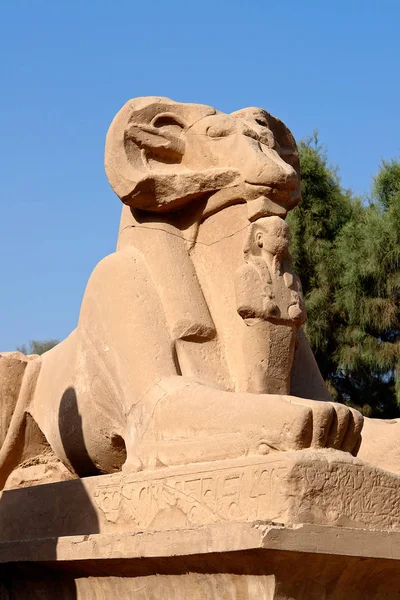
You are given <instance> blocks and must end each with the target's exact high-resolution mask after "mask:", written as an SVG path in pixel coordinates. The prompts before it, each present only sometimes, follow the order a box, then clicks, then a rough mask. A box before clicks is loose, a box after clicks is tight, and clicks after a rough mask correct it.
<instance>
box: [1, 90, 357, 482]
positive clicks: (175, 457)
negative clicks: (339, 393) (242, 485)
mask: <svg viewBox="0 0 400 600" xmlns="http://www.w3.org/2000/svg"><path fill="white" fill-rule="evenodd" d="M105 165H106V172H107V175H108V178H109V181H110V183H111V185H112V187H113V189H114V190H115V192H116V193H117V195H118V196H119V197H120V199H121V200H122V202H123V203H124V207H123V210H122V217H121V226H120V232H119V236H118V245H117V251H116V252H115V253H114V254H112V255H110V256H108V257H106V258H105V259H103V260H102V261H101V262H100V263H99V264H98V265H97V267H96V268H95V269H94V271H93V273H92V275H91V277H90V279H89V282H88V285H87V288H86V291H85V294H84V298H83V301H82V306H81V311H80V316H79V322H78V326H77V328H76V330H75V331H73V332H72V333H71V335H70V336H69V337H68V338H67V339H66V340H64V341H63V342H62V343H60V344H59V345H58V346H56V347H55V348H53V349H52V350H50V351H49V352H47V353H45V354H44V355H43V356H42V357H37V358H33V359H32V360H26V362H25V363H24V368H23V369H22V368H21V369H20V371H18V369H17V370H16V374H15V376H14V375H11V372H12V370H11V371H10V370H9V369H3V370H1V368H0V373H1V393H2V394H3V395H2V403H3V406H6V407H7V409H6V410H5V412H4V415H8V416H7V418H6V423H4V422H3V424H2V425H3V426H2V440H1V442H2V448H1V452H0V483H1V485H4V483H5V481H6V480H7V477H8V476H9V474H10V473H11V472H12V470H13V469H14V468H15V467H16V466H17V465H18V464H20V465H21V467H20V470H21V468H22V470H23V468H24V467H25V468H26V469H29V468H31V467H32V466H33V465H35V464H37V463H38V462H40V460H42V461H43V460H44V459H43V457H45V460H44V462H46V457H51V459H50V458H49V460H51V461H53V464H56V463H57V461H58V463H59V464H60V465H63V467H62V468H61V466H60V477H64V478H65V477H68V476H69V475H68V474H72V475H71V476H76V475H78V476H85V475H93V474H98V473H112V472H114V471H118V470H120V469H121V467H122V466H123V465H124V469H125V470H126V471H127V472H129V471H138V470H141V469H146V468H154V467H160V466H171V465H181V464H187V463H199V462H204V461H213V460H217V459H218V460H223V459H238V458H241V457H246V456H251V455H254V456H256V455H259V454H268V453H270V452H275V451H286V450H299V449H303V448H309V447H311V448H315V449H318V448H324V447H331V448H336V449H342V450H344V451H347V452H351V453H355V452H356V451H357V449H358V448H359V445H360V440H361V438H360V433H361V428H362V417H361V415H360V414H359V413H358V412H357V411H354V410H352V409H349V408H347V407H345V406H342V405H337V404H334V403H331V402H329V400H330V396H329V394H328V392H327V390H326V388H325V385H324V382H323V380H322V377H321V375H320V373H319V371H318V367H317V365H316V363H315V360H314V358H313V356H312V352H311V350H310V347H309V345H308V342H307V340H306V339H305V336H304V334H303V333H302V332H301V330H300V329H299V328H300V326H301V324H302V323H303V322H304V320H305V309H304V302H303V298H302V293H301V285H300V282H299V280H298V278H297V277H296V275H295V274H294V273H293V272H292V270H291V263H290V255H289V251H288V244H289V232H288V227H287V225H286V223H285V221H284V219H285V216H286V214H287V211H288V210H290V209H292V208H293V207H294V206H296V204H297V202H298V201H299V199H300V181H299V160H298V153H297V148H296V144H295V142H294V139H293V137H292V135H291V133H290V132H289V130H288V129H287V128H286V126H285V125H284V124H283V123H282V122H281V121H279V120H278V119H276V118H275V117H272V116H271V115H270V114H269V113H267V112H266V111H265V110H262V109H256V108H247V109H244V110H241V111H237V112H235V113H232V114H230V115H228V114H224V113H221V112H218V111H216V110H215V109H213V108H211V107H209V106H204V105H197V104H182V103H177V102H173V101H171V100H168V99H166V98H152V97H150V98H138V99H135V100H131V101H129V102H128V103H127V104H126V105H125V106H124V107H123V108H122V109H121V110H120V112H119V113H118V114H117V116H116V117H115V119H114V121H113V122H112V124H111V127H110V130H109V132H108V135H107V141H106V152H105ZM5 360H11V359H10V358H7V357H2V358H0V363H1V361H5ZM16 360H20V359H16ZM1 364H4V363H1ZM17 371H18V373H17ZM10 377H11V378H13V377H15V379H12V381H11V382H10ZM11 415H12V416H11ZM3 421H4V419H3ZM28 434H29V435H28ZM39 459H40V460H39ZM62 469H64V471H62ZM65 470H66V471H67V473H65ZM61 472H62V474H61ZM35 477H36V475H35ZM23 479H24V478H23V477H22V480H21V481H22V483H21V484H17V485H23ZM44 479H45V477H44ZM36 482H37V479H35V483H36Z"/></svg>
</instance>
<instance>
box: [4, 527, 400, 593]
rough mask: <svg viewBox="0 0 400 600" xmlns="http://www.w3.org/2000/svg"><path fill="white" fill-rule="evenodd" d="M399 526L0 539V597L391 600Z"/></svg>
mask: <svg viewBox="0 0 400 600" xmlns="http://www.w3.org/2000/svg"><path fill="white" fill-rule="evenodd" d="M399 559H400V532H397V531H391V532H389V531H386V532H384V531H368V530H363V529H360V528H359V529H349V528H345V527H332V526H327V525H311V524H305V525H293V526H291V527H288V526H278V525H274V524H271V523H265V522H254V523H234V522H232V523H218V524H211V525H207V526H201V527H194V528H191V529H177V530H170V531H167V530H166V531H153V532H136V533H114V534H93V535H83V536H69V537H62V538H58V539H57V538H48V539H41V540H40V539H38V540H21V541H10V542H2V543H0V598H1V599H2V600H3V599H4V600H11V599H14V598H18V600H25V599H26V600H28V599H29V600H32V598H40V600H52V599H53V598H56V597H59V598H63V600H81V599H82V600H88V599H92V598H93V599H96V600H103V599H104V600H105V599H108V598H111V597H117V598H121V599H124V598H129V599H130V600H132V599H133V600H155V599H157V600H158V599H161V598H162V599H163V600H187V599H189V598H190V600H349V599H350V598H351V600H382V599H383V598H385V600H397V599H398V598H399V597H400V579H399V577H398V573H399V566H400V563H399Z"/></svg>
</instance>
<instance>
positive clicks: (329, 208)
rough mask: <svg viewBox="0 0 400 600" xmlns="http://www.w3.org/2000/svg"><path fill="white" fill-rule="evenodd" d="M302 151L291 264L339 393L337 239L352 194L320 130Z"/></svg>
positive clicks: (321, 359) (326, 371) (316, 344)
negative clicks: (341, 179)
mask: <svg viewBox="0 0 400 600" xmlns="http://www.w3.org/2000/svg"><path fill="white" fill-rule="evenodd" d="M299 153H300V164H301V177H302V200H301V202H300V204H299V205H298V206H297V208H296V209H295V210H294V211H292V212H291V213H290V214H289V216H288V222H289V224H290V226H291V231H292V245H291V251H292V255H293V264H294V270H295V272H297V273H298V274H299V276H300V278H301V281H302V285H303V293H304V297H305V300H306V306H307V314H308V320H307V324H306V326H305V329H306V334H307V337H308V339H309V340H310V343H311V347H312V349H313V351H314V354H315V357H316V360H317V362H318V365H319V368H320V370H321V373H322V376H323V377H324V379H325V380H326V382H327V385H328V388H329V389H330V391H331V393H332V395H333V396H334V397H335V399H337V398H336V396H337V394H336V391H335V388H334V387H332V385H331V379H332V375H333V374H335V373H336V371H337V368H338V365H337V360H336V354H337V350H338V339H337V330H338V328H339V327H340V326H341V322H340V321H339V319H338V315H337V313H336V310H335V305H334V300H335V293H336V291H337V289H338V286H339V279H340V270H339V267H338V264H337V261H336V260H335V240H336V238H337V236H338V235H339V233H340V231H341V230H342V228H343V227H344V225H345V224H346V223H347V222H348V221H349V219H351V215H352V210H353V209H352V198H351V196H350V194H349V193H348V192H344V191H343V190H342V188H341V186H340V182H339V178H338V176H337V173H336V171H335V170H334V169H332V168H331V167H329V166H328V164H327V157H326V152H325V150H324V148H323V147H322V146H321V145H320V144H319V141H318V137H317V134H314V135H313V136H312V137H311V138H309V139H308V140H305V141H301V142H300V144H299Z"/></svg>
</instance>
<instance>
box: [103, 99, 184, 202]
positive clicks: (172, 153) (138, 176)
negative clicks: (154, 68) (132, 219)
mask: <svg viewBox="0 0 400 600" xmlns="http://www.w3.org/2000/svg"><path fill="white" fill-rule="evenodd" d="M181 106H182V105H179V104H178V103H174V102H172V101H171V100H168V99H166V98H165V99H164V98H138V99H136V100H131V101H129V102H127V103H126V104H125V106H123V107H122V109H121V110H120V111H119V112H118V114H117V115H116V116H115V118H114V120H113V122H112V123H111V126H110V128H109V130H108V133H107V138H106V147H105V157H104V162H105V169H106V173H107V177H108V180H109V182H110V184H111V187H112V188H113V190H114V191H115V193H116V194H117V195H118V196H119V197H120V199H121V200H122V202H124V203H125V204H129V205H130V206H133V207H138V208H145V209H149V210H152V209H156V208H157V206H156V205H157V202H158V200H157V198H154V199H153V200H151V199H150V196H151V195H152V194H153V193H154V192H153V188H154V181H153V180H154V177H156V178H157V175H158V167H159V166H163V164H164V165H165V164H168V165H171V168H172V172H174V165H179V164H180V162H181V160H182V156H183V154H184V152H185V141H184V137H185V129H186V127H185V122H184V120H183V119H184V114H177V113H184V111H183V110H182V108H181ZM165 176H166V174H165ZM153 203H155V206H154V207H153V206H152V204H153Z"/></svg>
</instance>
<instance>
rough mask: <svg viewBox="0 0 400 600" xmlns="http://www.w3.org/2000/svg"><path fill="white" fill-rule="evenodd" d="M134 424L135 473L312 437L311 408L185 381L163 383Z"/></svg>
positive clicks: (305, 443) (297, 445)
mask: <svg viewBox="0 0 400 600" xmlns="http://www.w3.org/2000/svg"><path fill="white" fill-rule="evenodd" d="M129 421H130V423H132V424H133V425H132V429H131V430H132V431H133V430H134V437H135V438H136V443H135V444H132V448H131V454H132V456H133V457H134V461H133V465H132V466H133V469H134V470H136V468H135V467H136V466H137V464H136V465H135V462H136V463H137V461H140V463H141V468H154V467H156V466H161V465H165V466H169V465H178V464H186V463H196V462H205V461H212V460H222V459H229V458H231V459H232V458H238V457H241V456H247V455H257V454H266V453H268V452H269V451H271V450H281V451H284V450H299V449H302V448H306V447H309V446H310V445H311V442H312V438H313V430H312V427H313V419H312V409H311V408H309V407H307V406H303V405H300V404H295V403H292V402H291V401H290V399H289V397H282V396H272V395H266V394H264V395H261V394H247V393H232V392H225V391H221V390H219V389H216V388H212V387H209V386H208V385H207V384H202V383H200V382H196V381H194V380H192V379H190V378H185V377H171V378H168V379H163V380H160V381H159V382H158V383H157V384H156V385H155V386H154V387H153V388H152V390H151V391H150V392H149V393H148V394H147V396H146V398H143V400H142V401H141V402H140V403H139V405H138V406H137V407H135V409H134V410H133V411H132V413H131V414H130V415H129ZM129 454H130V452H129V451H128V457H129ZM128 461H129V459H128ZM129 464H130V463H129V462H127V464H126V466H125V469H129Z"/></svg>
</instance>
